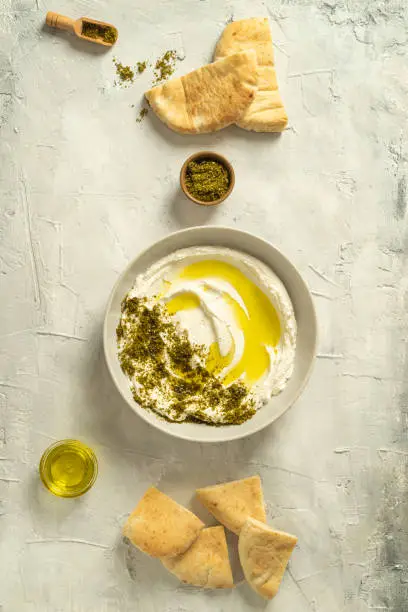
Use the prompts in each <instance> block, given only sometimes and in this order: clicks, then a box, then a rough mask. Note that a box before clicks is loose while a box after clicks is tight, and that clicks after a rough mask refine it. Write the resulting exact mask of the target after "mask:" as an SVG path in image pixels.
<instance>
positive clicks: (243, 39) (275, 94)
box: [214, 18, 288, 132]
mask: <svg viewBox="0 0 408 612" xmlns="http://www.w3.org/2000/svg"><path fill="white" fill-rule="evenodd" d="M248 49H254V50H255V51H256V56H257V63H258V68H257V75H258V91H257V93H256V94H255V98H254V100H253V102H252V104H251V105H250V106H249V107H248V108H247V110H246V111H245V113H244V114H243V115H242V116H241V118H240V119H238V120H237V121H236V123H237V125H239V126H240V127H242V128H244V129H245V130H253V131H255V132H281V131H282V130H284V129H285V127H286V125H287V122H288V117H287V115H286V111H285V109H284V106H283V103H282V100H281V97H280V94H279V91H278V83H277V79H276V72H275V67H274V57H273V47H272V38H271V31H270V28H269V20H268V19H263V18H253V19H243V20H242V21H233V22H232V23H230V24H228V25H227V27H226V28H225V30H224V32H223V33H222V35H221V38H220V40H219V42H218V45H217V47H216V50H215V56H214V59H217V60H218V59H220V58H222V57H228V56H229V55H231V53H237V52H239V51H247V50H248Z"/></svg>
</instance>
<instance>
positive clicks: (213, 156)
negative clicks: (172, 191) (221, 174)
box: [180, 151, 235, 206]
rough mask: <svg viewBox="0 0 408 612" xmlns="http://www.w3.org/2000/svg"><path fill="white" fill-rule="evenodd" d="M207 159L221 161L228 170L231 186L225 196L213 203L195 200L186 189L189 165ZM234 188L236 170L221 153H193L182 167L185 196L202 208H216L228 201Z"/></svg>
mask: <svg viewBox="0 0 408 612" xmlns="http://www.w3.org/2000/svg"><path fill="white" fill-rule="evenodd" d="M205 157H206V158H209V159H215V160H216V161H219V162H220V163H221V164H222V165H223V166H224V167H225V168H226V169H227V171H228V174H229V177H230V184H229V187H228V189H227V191H226V192H225V193H224V195H223V196H221V198H218V200H213V201H212V202H204V201H203V200H199V199H198V198H195V197H194V196H193V195H191V193H190V192H189V191H188V189H187V187H186V172H187V166H188V164H189V163H190V162H192V161H195V160H196V159H200V158H205ZM234 186H235V171H234V168H233V166H232V164H231V162H230V161H229V160H228V159H227V158H226V157H225V156H224V155H221V153H217V152H216V151H197V152H196V153H193V154H192V155H190V157H188V158H187V159H186V161H185V162H184V164H183V165H182V166H181V170H180V187H181V190H182V191H183V193H184V195H185V196H186V197H187V198H188V199H189V200H191V201H192V202H194V204H199V205H200V206H216V205H217V204H221V202H224V200H226V199H227V198H228V196H229V195H231V192H232V190H233V189H234Z"/></svg>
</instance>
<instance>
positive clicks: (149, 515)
mask: <svg viewBox="0 0 408 612" xmlns="http://www.w3.org/2000/svg"><path fill="white" fill-rule="evenodd" d="M203 527H204V523H203V522H202V521H200V519H199V518H198V517H197V516H195V514H193V513H192V512H190V511H189V510H187V508H184V507H183V506H180V504H178V503H177V502H175V501H174V500H173V499H171V497H168V496H167V495H165V494H164V493H162V492H161V491H159V490H158V489H156V488H155V487H150V488H149V489H148V490H147V491H146V493H145V494H144V495H143V497H142V499H141V500H140V502H139V503H138V505H137V506H136V508H135V509H134V511H133V512H132V514H131V515H130V516H129V518H128V520H127V522H126V524H125V526H124V528H123V535H125V536H127V537H128V538H129V540H130V541H131V542H132V543H133V544H134V545H135V546H137V548H139V549H140V550H142V551H143V552H144V553H147V554H148V555H151V556H152V557H171V556H174V555H180V554H182V553H183V552H185V551H186V550H187V548H189V546H191V544H192V543H193V542H194V540H195V539H196V538H197V536H198V534H199V533H200V531H201V529H202V528H203Z"/></svg>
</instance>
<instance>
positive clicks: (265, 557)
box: [238, 518, 297, 599]
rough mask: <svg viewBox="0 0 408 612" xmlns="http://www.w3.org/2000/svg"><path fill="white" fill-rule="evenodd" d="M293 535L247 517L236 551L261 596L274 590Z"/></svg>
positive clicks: (271, 595) (273, 594) (287, 555)
mask: <svg viewBox="0 0 408 612" xmlns="http://www.w3.org/2000/svg"><path fill="white" fill-rule="evenodd" d="M296 542H297V537H296V536H293V535H290V534H288V533H284V532H283V531H276V530H274V529H271V527H268V525H265V524H264V523H261V522H260V521H257V520H256V519H253V518H249V519H248V520H247V522H246V523H245V525H244V526H243V527H242V530H241V533H240V536H239V543H238V551H239V559H240V561H241V565H242V569H243V570H244V574H245V578H246V580H247V581H248V583H249V585H250V586H251V587H252V588H253V589H254V591H256V592H257V593H258V594H259V595H261V596H262V597H265V598H266V599H272V597H275V595H276V593H277V592H278V589H279V586H280V583H281V582H282V578H283V574H284V573H285V569H286V566H287V564H288V561H289V558H290V556H291V554H292V551H293V549H294V547H295V546H296Z"/></svg>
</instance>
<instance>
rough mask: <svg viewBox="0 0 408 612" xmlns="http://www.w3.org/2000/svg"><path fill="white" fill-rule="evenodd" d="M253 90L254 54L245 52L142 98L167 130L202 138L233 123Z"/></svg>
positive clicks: (230, 56)
mask: <svg viewBox="0 0 408 612" xmlns="http://www.w3.org/2000/svg"><path fill="white" fill-rule="evenodd" d="M256 89H257V76H256V53H255V51H252V50H248V51H244V52H242V53H233V54H229V56H228V57H225V58H223V59H221V60H219V61H217V62H214V63H212V64H207V65H206V66H203V67H202V68H199V69H198V70H194V72H190V73H189V74H187V75H185V76H182V77H180V78H176V79H172V80H171V81H167V83H164V84H163V85H159V86H158V87H154V88H153V89H150V90H149V91H148V92H146V94H145V96H146V98H147V100H148V102H149V104H150V106H151V107H152V109H153V110H154V112H155V113H156V114H157V116H158V117H159V119H161V120H162V121H163V122H164V123H165V124H166V125H167V126H168V127H169V128H170V129H172V130H174V131H175V132H180V133H181V134H203V133H206V132H215V131H217V130H220V129H222V128H224V127H226V126H227V125H231V124H232V123H236V121H238V119H239V118H240V117H241V116H242V115H243V114H244V112H245V111H246V109H247V108H248V107H249V105H250V104H251V102H252V100H253V99H254V96H255V93H256Z"/></svg>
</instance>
